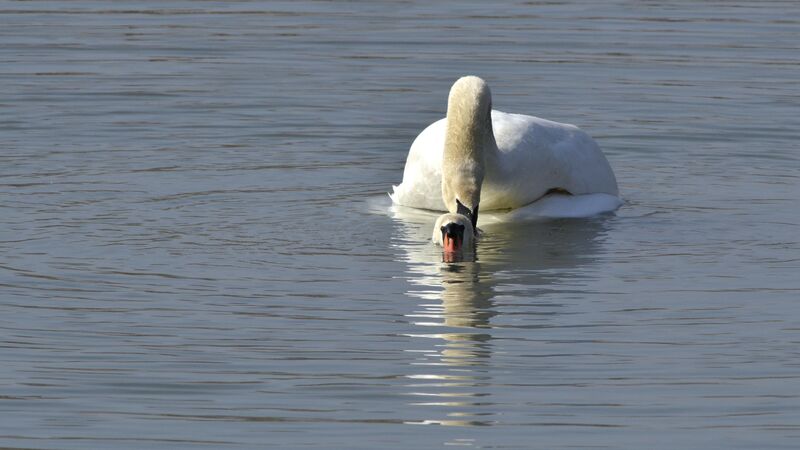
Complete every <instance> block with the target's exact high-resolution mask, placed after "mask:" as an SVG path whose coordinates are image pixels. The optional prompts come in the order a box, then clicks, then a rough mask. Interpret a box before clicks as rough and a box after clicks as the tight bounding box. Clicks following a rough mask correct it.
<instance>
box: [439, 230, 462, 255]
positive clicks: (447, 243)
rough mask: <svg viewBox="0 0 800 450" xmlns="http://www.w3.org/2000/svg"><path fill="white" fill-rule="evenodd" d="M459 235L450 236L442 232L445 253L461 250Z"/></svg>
mask: <svg viewBox="0 0 800 450" xmlns="http://www.w3.org/2000/svg"><path fill="white" fill-rule="evenodd" d="M462 239H463V238H462V237H461V236H450V235H448V234H447V233H444V234H443V236H442V247H444V251H445V253H455V252H458V251H460V250H461V245H462V244H463V242H462Z"/></svg>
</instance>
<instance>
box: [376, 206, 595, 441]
mask: <svg viewBox="0 0 800 450" xmlns="http://www.w3.org/2000/svg"><path fill="white" fill-rule="evenodd" d="M391 211H392V215H393V216H394V218H395V219H396V222H397V223H398V224H399V226H398V227H396V228H395V229H396V230H397V231H396V232H397V234H398V236H396V239H394V241H395V242H397V243H398V245H397V246H398V247H399V248H400V251H401V252H402V253H403V254H404V256H405V260H406V262H407V272H406V276H407V277H408V281H409V285H410V288H409V289H408V291H407V295H409V296H410V297H413V298H416V299H418V301H419V304H418V308H417V309H416V310H415V311H414V312H413V313H411V314H408V315H407V318H408V319H409V321H410V323H411V324H413V325H415V326H416V327H417V328H418V330H419V331H418V332H413V333H410V334H409V337H412V338H414V340H413V342H415V344H420V343H424V347H423V349H419V348H418V346H417V345H415V348H413V349H409V350H408V351H410V352H416V353H418V358H417V360H416V361H415V363H414V365H415V367H417V368H418V370H416V371H415V372H414V373H413V374H411V375H408V378H409V379H410V382H409V384H408V385H407V387H408V388H409V392H408V394H409V395H410V396H412V397H413V398H414V400H412V402H411V404H412V405H415V406H420V407H425V408H427V409H426V411H427V412H426V414H425V415H424V416H423V417H424V418H421V419H420V420H414V421H409V423H413V424H424V425H453V426H479V425H493V424H495V423H497V418H495V417H494V416H495V414H496V412H497V411H498V409H499V405H497V404H496V403H494V402H493V400H492V398H491V397H492V395H491V387H492V386H493V385H494V383H493V381H492V373H493V372H494V368H493V366H492V361H491V360H492V355H493V354H495V353H496V352H497V349H496V348H495V347H496V346H497V345H496V344H495V343H494V342H493V333H495V334H496V331H495V330H499V329H512V328H514V326H513V325H497V324H493V323H492V322H493V320H496V319H497V318H498V315H499V314H500V312H498V308H497V304H496V303H498V302H501V303H502V301H503V300H505V301H506V302H513V301H514V295H520V291H522V294H521V296H522V297H524V299H523V300H522V301H526V300H527V301H529V303H530V304H531V308H536V307H537V306H535V305H532V304H533V303H534V301H533V298H535V296H536V295H537V291H538V292H539V293H541V292H543V291H544V288H543V286H544V285H548V284H552V283H556V282H561V281H563V280H565V279H567V278H568V277H569V276H570V273H574V269H577V268H579V267H581V266H583V265H585V264H591V263H592V262H593V261H594V259H595V258H594V256H593V255H596V254H597V252H598V251H599V247H600V241H601V238H602V236H603V230H604V229H605V223H606V221H607V220H606V219H604V218H595V219H584V220H560V221H548V222H542V221H540V222H528V223H502V217H500V216H497V217H494V219H495V220H492V218H489V217H487V218H488V219H490V220H489V222H492V221H494V222H495V223H489V224H487V225H485V226H484V227H483V228H484V231H485V235H484V237H483V238H482V239H481V240H480V242H479V243H478V244H477V247H476V250H475V252H474V253H467V254H465V255H464V257H463V260H461V261H459V262H447V257H446V255H444V254H443V253H442V249H441V248H439V247H436V246H434V245H433V244H432V243H430V224H431V223H432V221H433V220H435V218H436V214H435V213H429V212H425V211H420V210H414V209H410V208H404V207H399V206H392V209H391ZM487 216H488V214H487ZM554 271H555V272H554ZM554 273H555V274H554ZM503 291H507V292H503ZM499 294H500V295H503V297H500V299H498V298H497V297H498V295H499ZM535 303H537V304H542V303H543V302H542V300H541V299H539V300H536V302H535ZM543 306H544V307H547V311H548V312H551V311H552V307H553V306H560V305H555V304H544V305H543ZM537 317H538V318H541V317H542V316H537ZM500 322H502V321H500ZM528 325H530V324H528ZM506 334H507V333H506ZM504 338H508V336H504ZM511 338H512V339H513V337H511ZM498 342H502V341H498ZM431 416H433V417H431Z"/></svg>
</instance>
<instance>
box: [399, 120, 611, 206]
mask: <svg viewBox="0 0 800 450" xmlns="http://www.w3.org/2000/svg"><path fill="white" fill-rule="evenodd" d="M446 121H447V119H441V120H439V121H437V122H434V123H433V124H431V125H430V126H428V127H427V128H426V129H425V130H423V131H422V133H420V134H419V136H417V138H416V139H415V140H414V143H413V144H412V145H411V149H410V150H409V153H408V159H407V161H406V167H405V171H404V172H403V182H402V183H401V184H400V185H399V186H395V187H394V193H393V194H391V197H392V200H393V201H394V202H395V203H397V204H400V205H404V206H412V207H416V208H424V209H432V210H439V211H444V210H445V206H444V202H443V201H442V192H441V176H442V154H443V149H444V136H445V128H446V124H447V122H446ZM492 128H493V129H494V136H495V140H496V141H497V148H498V151H497V153H496V154H492V153H494V152H488V151H487V152H486V176H485V178H484V181H483V190H482V191H481V201H480V206H481V210H482V211H490V210H498V209H512V208H519V207H521V206H525V205H527V204H529V203H531V202H534V201H536V200H538V199H539V198H541V197H542V196H543V195H545V194H546V193H547V192H548V191H549V190H551V189H554V188H560V189H564V190H566V191H569V192H570V193H572V194H576V195H577V194H593V193H604V194H611V195H618V189H617V182H616V179H615V177H614V173H613V171H612V170H611V166H610V165H609V164H608V161H607V160H606V158H605V156H604V155H603V153H602V151H601V150H600V148H599V147H598V145H597V144H596V143H595V142H594V140H593V139H592V138H591V137H589V135H587V134H586V133H584V132H583V131H582V130H580V129H579V128H578V127H575V126H573V125H568V124H563V123H558V122H552V121H549V120H545V119H540V118H538V117H533V116H526V115H521V114H507V113H504V112H501V111H496V110H493V111H492Z"/></svg>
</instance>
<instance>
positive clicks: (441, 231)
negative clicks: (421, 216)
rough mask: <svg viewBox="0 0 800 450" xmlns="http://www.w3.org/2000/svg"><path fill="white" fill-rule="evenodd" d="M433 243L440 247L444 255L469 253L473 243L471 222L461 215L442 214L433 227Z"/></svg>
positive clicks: (473, 234)
mask: <svg viewBox="0 0 800 450" xmlns="http://www.w3.org/2000/svg"><path fill="white" fill-rule="evenodd" d="M433 242H434V244H437V245H441V246H442V248H443V249H444V252H445V254H448V253H449V254H455V253H460V252H463V251H465V250H466V251H471V250H472V247H473V245H474V242H475V229H474V228H473V227H472V221H471V220H470V219H468V218H467V217H466V216H463V215H461V214H452V213H448V214H442V215H441V216H439V218H438V219H436V225H435V226H434V227H433Z"/></svg>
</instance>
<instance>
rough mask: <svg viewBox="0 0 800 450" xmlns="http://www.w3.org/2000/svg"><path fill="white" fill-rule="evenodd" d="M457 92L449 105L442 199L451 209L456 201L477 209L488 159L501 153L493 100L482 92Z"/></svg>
mask: <svg viewBox="0 0 800 450" xmlns="http://www.w3.org/2000/svg"><path fill="white" fill-rule="evenodd" d="M463 97H464V96H454V95H452V94H451V98H450V101H449V102H448V108H447V129H446V131H445V141H444V155H443V161H442V199H443V200H444V203H445V205H446V206H447V209H448V210H449V211H450V212H453V213H455V212H458V205H457V203H456V201H458V202H460V203H461V204H462V205H463V206H466V207H467V208H468V209H470V210H472V211H476V210H477V207H478V203H479V202H480V196H481V185H482V184H483V177H484V174H485V173H486V165H487V163H489V164H491V163H492V162H493V161H494V159H495V154H496V153H497V143H496V142H495V138H494V133H493V131H492V119H491V113H490V112H489V108H490V103H491V101H490V100H487V99H485V98H481V97H480V96H477V97H476V96H468V98H463Z"/></svg>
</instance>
